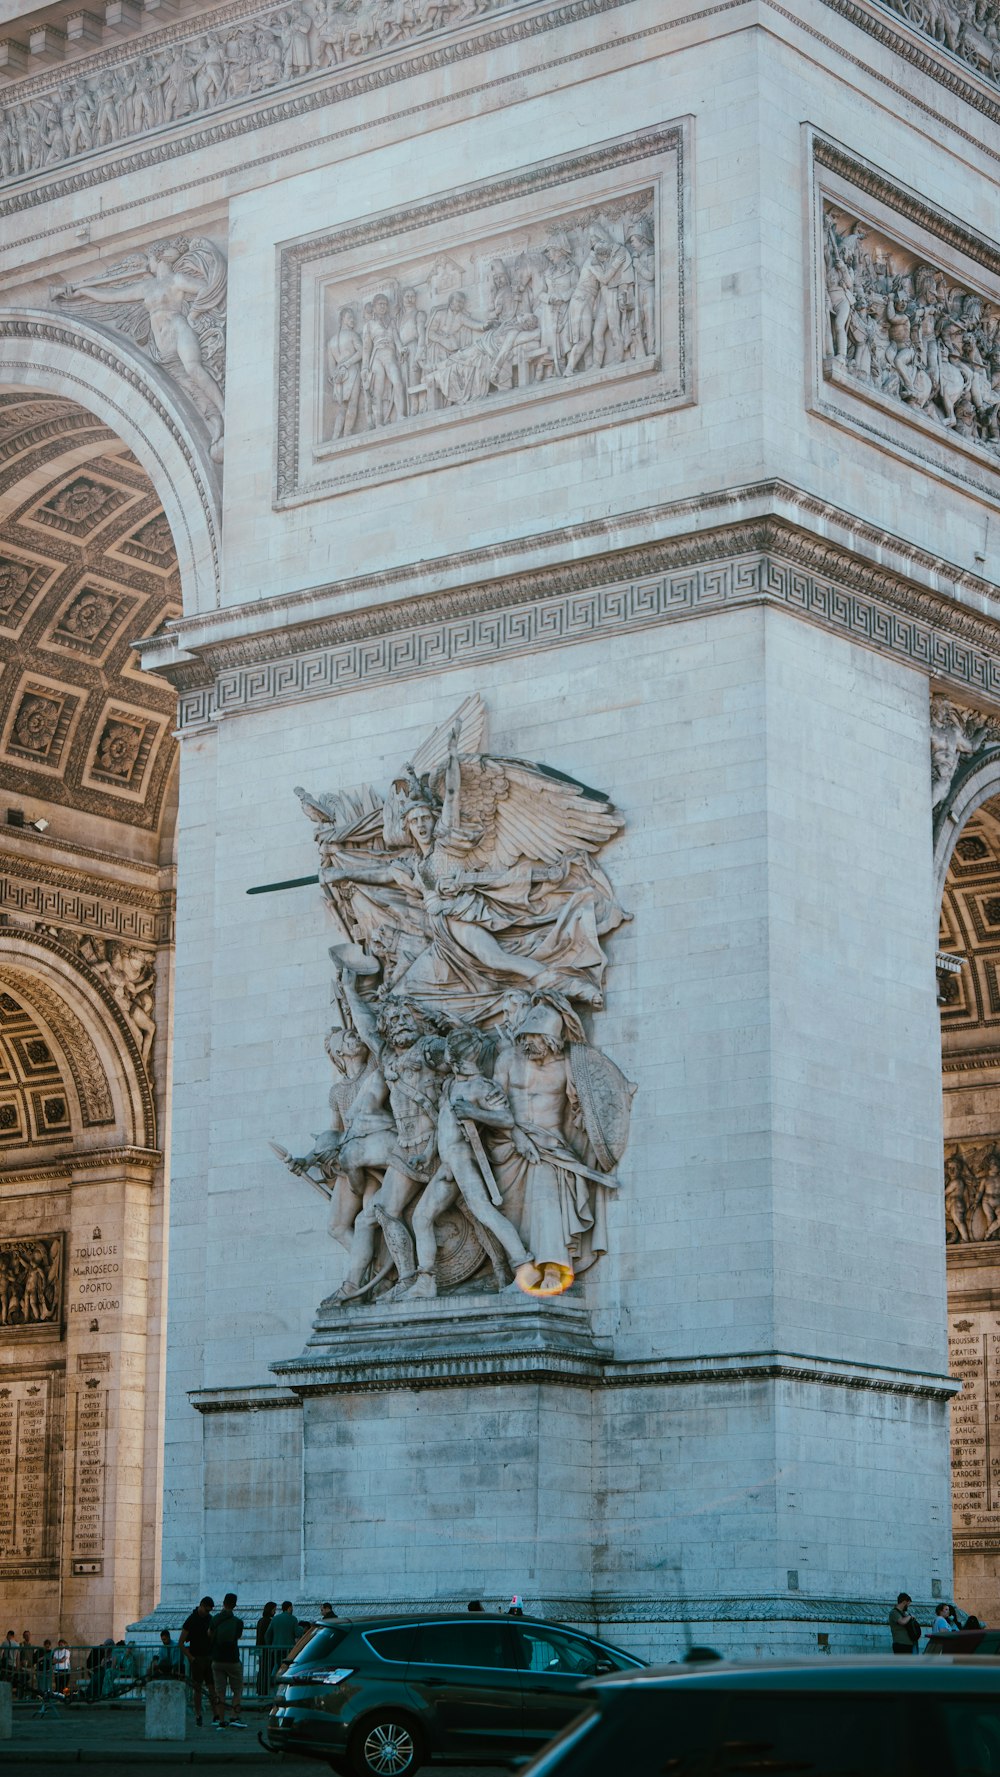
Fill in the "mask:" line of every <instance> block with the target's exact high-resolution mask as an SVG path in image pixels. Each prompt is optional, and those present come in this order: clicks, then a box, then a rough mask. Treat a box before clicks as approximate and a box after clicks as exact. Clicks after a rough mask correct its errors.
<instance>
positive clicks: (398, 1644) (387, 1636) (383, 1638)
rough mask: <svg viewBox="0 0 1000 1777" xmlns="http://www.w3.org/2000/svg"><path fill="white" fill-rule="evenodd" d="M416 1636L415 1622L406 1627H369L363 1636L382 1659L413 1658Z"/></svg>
mask: <svg viewBox="0 0 1000 1777" xmlns="http://www.w3.org/2000/svg"><path fill="white" fill-rule="evenodd" d="M416 1638H417V1630H416V1625H415V1624H413V1623H410V1624H408V1625H407V1627H406V1628H405V1629H368V1630H366V1632H365V1634H364V1636H363V1637H362V1639H363V1640H364V1641H367V1643H368V1646H369V1647H370V1648H371V1649H372V1651H373V1652H374V1653H376V1654H377V1655H378V1657H379V1659H380V1660H409V1659H411V1658H412V1656H413V1644H414V1642H415V1641H416Z"/></svg>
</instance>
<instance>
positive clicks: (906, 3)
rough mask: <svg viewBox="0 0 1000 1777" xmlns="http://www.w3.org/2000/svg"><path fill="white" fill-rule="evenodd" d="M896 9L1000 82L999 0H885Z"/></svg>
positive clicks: (944, 45) (933, 37) (977, 71)
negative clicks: (965, 0) (970, 2)
mask: <svg viewBox="0 0 1000 1777" xmlns="http://www.w3.org/2000/svg"><path fill="white" fill-rule="evenodd" d="M884 4H885V5H887V6H890V7H891V8H892V10H893V12H897V13H898V14H899V16H900V18H902V19H905V20H906V22H907V24H908V25H914V26H915V27H916V29H917V30H918V31H922V32H924V33H925V35H926V36H928V37H930V38H932V39H933V41H934V42H935V43H939V44H940V45H941V47H942V48H943V49H947V50H950V51H951V53H952V55H956V56H961V58H962V61H963V62H967V63H968V65H969V67H970V68H972V69H974V70H975V72H976V73H977V74H980V75H982V76H983V78H984V79H987V80H992V81H994V82H996V83H997V84H998V85H1000V5H998V4H997V0H975V3H974V4H965V3H963V0H884Z"/></svg>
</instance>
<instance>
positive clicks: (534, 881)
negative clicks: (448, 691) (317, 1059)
mask: <svg viewBox="0 0 1000 1777" xmlns="http://www.w3.org/2000/svg"><path fill="white" fill-rule="evenodd" d="M485 739H486V711H485V709H484V706H483V704H482V701H481V699H480V698H479V697H478V696H474V697H470V698H467V699H466V701H465V702H464V703H463V704H462V705H461V706H460V707H459V709H458V710H456V711H455V714H454V715H453V716H452V718H451V720H450V721H449V722H447V723H442V724H441V725H440V726H439V727H438V728H436V729H435V730H434V732H433V734H431V735H429V736H428V738H427V740H426V741H425V742H424V743H423V745H422V746H421V747H420V748H418V750H417V752H416V753H415V754H414V756H413V758H412V759H411V760H409V761H408V763H407V765H406V766H405V768H404V769H403V771H402V772H400V773H399V774H398V775H397V777H396V778H395V779H394V781H393V783H392V786H391V788H390V791H389V794H388V796H387V797H386V800H385V803H384V804H380V802H379V799H378V796H377V794H376V793H375V792H374V791H372V790H371V789H370V787H368V786H366V787H365V788H364V789H363V790H362V791H360V792H355V793H353V794H345V793H343V792H341V793H339V794H338V795H336V796H313V795H309V794H307V792H305V791H304V790H299V791H298V792H297V793H298V795H299V797H300V800H301V802H302V806H303V809H304V811H305V813H306V814H307V815H308V817H309V818H310V820H312V821H313V822H314V823H315V825H316V838H317V842H318V844H319V847H320V856H321V869H320V879H321V881H322V882H323V885H324V890H325V892H326V895H327V899H328V902H329V904H330V906H331V909H332V910H333V911H334V913H335V914H336V916H337V920H338V924H339V925H340V927H341V928H342V930H343V931H344V932H346V933H347V934H348V936H349V938H350V940H351V942H352V943H354V944H358V945H360V946H361V947H362V949H363V950H364V951H365V954H366V955H367V956H369V957H375V958H377V959H378V961H379V964H380V966H381V969H382V984H381V989H380V991H381V992H382V993H383V994H387V993H391V994H393V995H395V996H397V997H404V998H409V999H411V1000H413V1001H414V1002H415V1003H416V1004H417V1005H418V1006H419V1007H420V1008H421V1009H422V1011H423V1012H425V1013H433V1015H434V1016H436V1017H437V1018H439V1019H440V1020H443V1021H444V1022H445V1023H454V1022H461V1021H464V1020H468V1019H470V1018H474V1019H475V1020H477V1021H478V1022H480V1023H486V1024H488V1023H490V1022H495V1021H496V1020H498V1019H499V1018H500V1017H502V1015H503V1005H504V999H505V996H506V995H507V994H508V993H509V992H510V990H511V989H512V988H514V987H524V988H526V989H527V990H528V991H531V992H536V993H537V992H549V993H551V994H553V995H558V996H561V998H562V1000H563V1001H564V1003H566V1004H567V1006H571V1005H572V1003H573V1002H574V1001H577V1002H580V1003H582V1004H583V1005H591V1006H593V1005H599V1004H600V1003H601V996H602V984H603V977H604V970H605V966H606V959H605V956H604V952H603V949H602V945H601V940H602V938H603V937H604V936H606V934H607V933H609V932H611V931H613V930H614V929H615V927H616V926H618V925H620V924H621V922H622V920H624V919H626V918H627V917H628V915H627V914H626V913H625V912H624V910H623V909H622V908H621V907H620V906H619V904H618V902H617V899H616V897H615V894H614V890H613V888H612V886H611V884H610V882H609V881H608V878H607V876H606V875H605V874H604V872H603V870H601V869H600V867H599V866H598V864H597V863H596V861H595V855H596V853H597V852H598V851H599V850H600V849H601V847H602V846H603V845H605V844H606V843H607V842H608V840H610V839H612V838H613V837H614V835H615V834H616V833H618V832H619V831H620V830H621V827H622V825H623V820H622V816H621V814H620V813H619V812H618V810H617V809H616V808H615V807H614V806H613V804H612V803H611V801H610V799H609V797H608V796H606V795H605V794H604V792H603V791H600V790H594V789H591V788H590V787H589V786H588V785H586V784H583V783H579V782H577V780H576V779H574V778H571V777H569V776H568V775H567V774H566V773H564V772H561V771H557V770H555V769H553V768H552V767H551V766H545V765H539V764H534V763H532V762H531V761H530V760H526V759H517V758H510V759H507V758H502V757H500V756H497V755H493V754H490V753H486V752H483V751H481V750H480V748H481V747H482V746H483V744H484V743H485Z"/></svg>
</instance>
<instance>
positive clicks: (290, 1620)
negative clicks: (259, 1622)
mask: <svg viewBox="0 0 1000 1777" xmlns="http://www.w3.org/2000/svg"><path fill="white" fill-rule="evenodd" d="M300 1634H301V1629H300V1628H299V1624H298V1620H297V1618H296V1615H295V1610H294V1607H293V1605H292V1601H291V1599H290V1598H286V1599H285V1601H284V1603H283V1605H282V1606H281V1609H280V1611H279V1612H278V1614H277V1616H276V1617H272V1619H271V1621H270V1623H269V1624H268V1627H267V1634H266V1636H265V1637H264V1639H265V1641H266V1643H267V1646H268V1647H270V1648H273V1649H274V1652H275V1658H276V1659H277V1660H278V1661H281V1660H286V1659H287V1658H288V1650H289V1648H290V1647H294V1646H295V1643H296V1642H297V1641H298V1639H299V1636H300Z"/></svg>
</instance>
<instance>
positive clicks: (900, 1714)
mask: <svg viewBox="0 0 1000 1777" xmlns="http://www.w3.org/2000/svg"><path fill="white" fill-rule="evenodd" d="M922 1713H923V1712H922V1710H921V1709H919V1708H915V1707H914V1699H913V1698H912V1697H909V1696H897V1695H893V1694H884V1695H880V1694H878V1693H875V1694H871V1695H867V1696H865V1695H860V1696H859V1695H858V1694H857V1693H856V1692H854V1693H852V1692H850V1691H830V1692H826V1693H819V1692H811V1693H810V1692H808V1691H784V1692H781V1691H771V1692H763V1691H722V1690H714V1689H712V1690H709V1689H708V1688H707V1687H706V1688H705V1689H703V1690H702V1689H699V1690H694V1689H692V1690H689V1691H681V1690H675V1691H674V1692H673V1693H672V1694H670V1693H669V1691H667V1690H658V1689H653V1688H652V1687H651V1688H649V1689H646V1687H645V1686H643V1685H636V1686H635V1687H634V1688H633V1687H632V1686H629V1687H628V1690H627V1691H625V1690H623V1691H621V1692H620V1693H618V1694H617V1695H616V1696H615V1697H613V1698H612V1699H610V1700H609V1702H608V1704H607V1706H606V1708H605V1709H604V1710H602V1712H601V1720H600V1723H599V1725H598V1726H597V1727H595V1728H594V1729H593V1731H592V1732H589V1733H588V1734H587V1735H586V1736H585V1737H584V1738H583V1739H582V1740H581V1741H580V1743H579V1744H578V1745H577V1746H576V1747H575V1748H574V1751H573V1756H572V1761H571V1762H572V1771H573V1777H607V1774H608V1771H609V1770H612V1769H621V1770H627V1771H628V1777H775V1774H777V1773H780V1774H781V1777H913V1773H914V1771H922V1770H923V1769H924V1768H925V1766H924V1763H923V1761H922V1759H921V1757H920V1733H919V1724H920V1722H921V1720H922ZM569 1763H570V1760H569V1759H567V1765H569ZM954 1769H955V1770H956V1772H957V1771H958V1770H959V1767H958V1766H956V1767H954ZM558 1770H559V1765H558V1763H554V1764H553V1766H552V1771H553V1777H556V1773H557V1772H558ZM962 1777H978V1772H974V1771H973V1770H968V1771H966V1770H962ZM988 1777H993V1773H992V1772H990V1773H989V1774H988Z"/></svg>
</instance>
